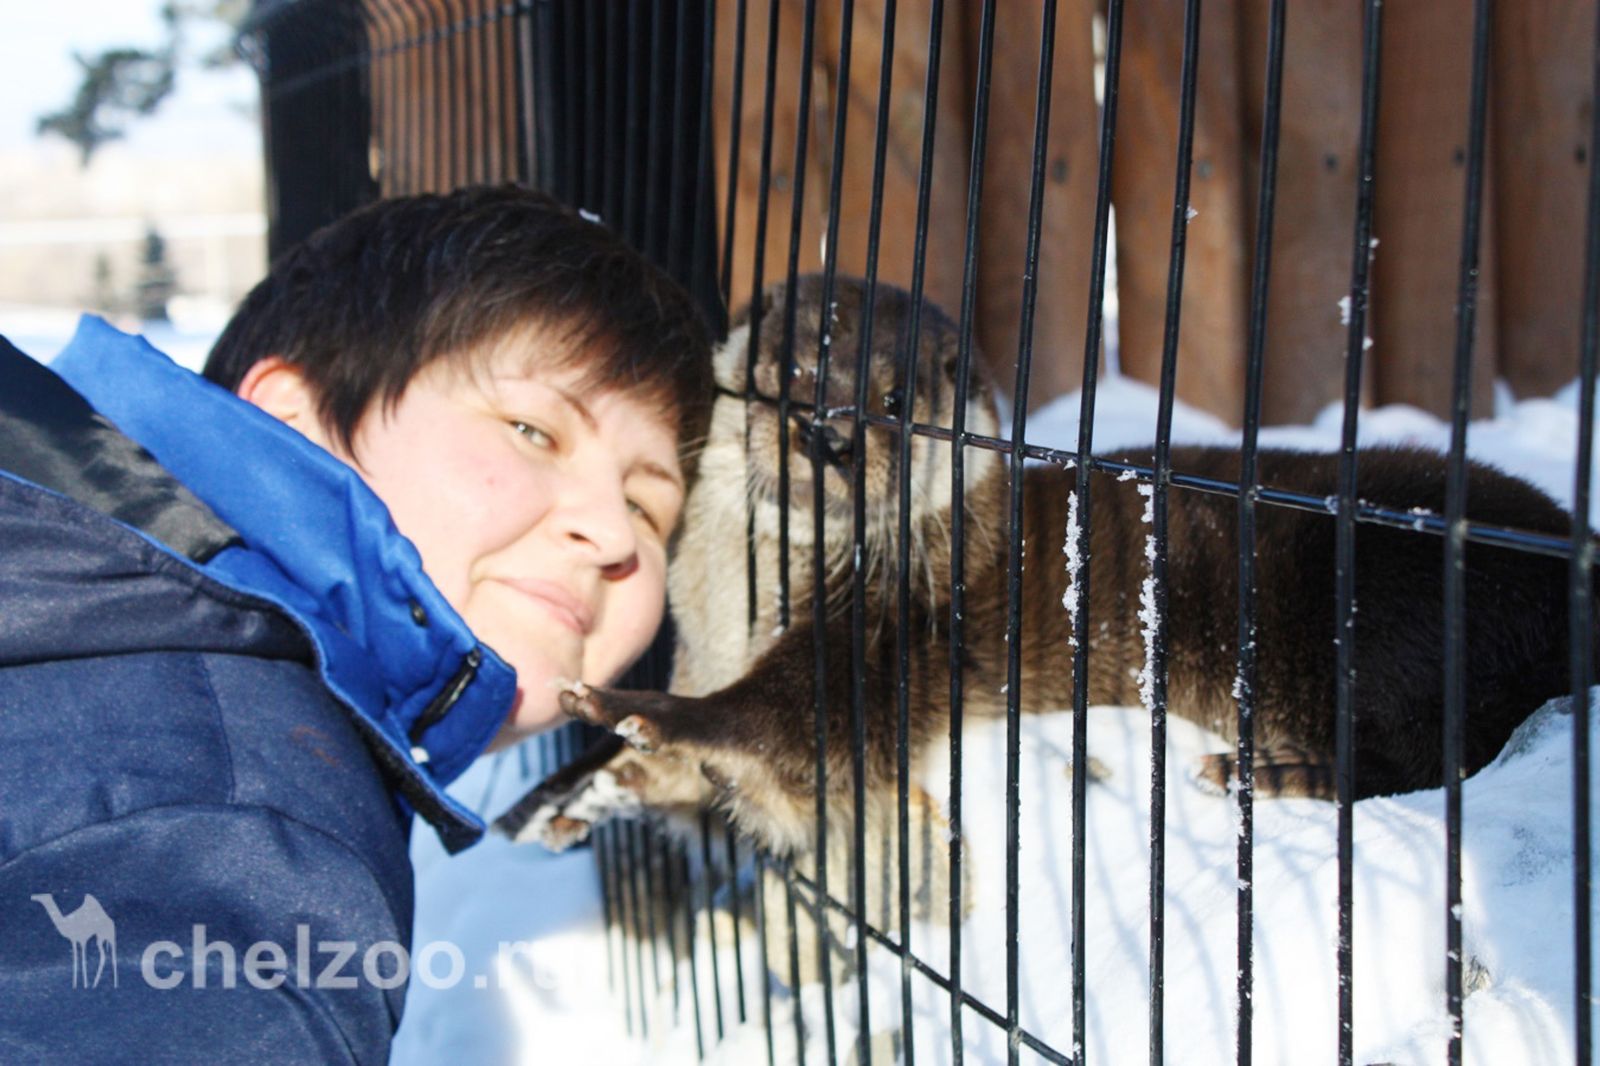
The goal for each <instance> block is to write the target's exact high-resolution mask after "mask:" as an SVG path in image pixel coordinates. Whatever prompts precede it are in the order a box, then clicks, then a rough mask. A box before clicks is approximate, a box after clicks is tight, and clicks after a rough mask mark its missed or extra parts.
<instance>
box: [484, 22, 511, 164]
mask: <svg viewBox="0 0 1600 1066" xmlns="http://www.w3.org/2000/svg"><path fill="white" fill-rule="evenodd" d="M499 22H500V9H499V0H482V2H481V3H480V5H479V11H478V27H477V38H478V64H479V69H480V71H481V73H480V74H479V75H478V79H479V80H478V100H477V108H478V116H479V119H478V121H479V123H480V126H479V128H480V129H481V130H482V131H483V147H482V149H480V152H481V154H482V156H483V161H482V164H481V165H480V167H479V170H478V173H479V175H480V178H479V180H480V181H484V182H489V181H497V180H503V179H504V177H505V174H504V168H505V162H504V160H505V145H504V143H503V141H502V140H501V137H500V131H501V129H503V128H504V124H505V113H504V112H503V111H501V110H500V109H499V108H496V109H495V117H496V119H497V121H498V124H497V125H496V126H494V127H492V128H491V127H490V125H489V106H488V105H489V97H490V94H491V93H493V92H495V91H497V88H498V86H496V85H494V84H492V82H493V81H502V82H503V80H504V75H503V74H502V73H501V71H500V54H501V53H500V51H499V48H498V47H497V46H498V42H499V32H500V26H499ZM491 37H493V41H492V42H491ZM491 55H492V56H493V57H494V59H493V62H491V61H490V57H491ZM491 146H493V147H491ZM496 157H498V158H499V159H500V161H501V162H500V167H501V172H498V173H497V172H495V170H494V169H493V168H492V167H491V166H490V165H489V164H490V161H491V160H493V159H495V158H496Z"/></svg>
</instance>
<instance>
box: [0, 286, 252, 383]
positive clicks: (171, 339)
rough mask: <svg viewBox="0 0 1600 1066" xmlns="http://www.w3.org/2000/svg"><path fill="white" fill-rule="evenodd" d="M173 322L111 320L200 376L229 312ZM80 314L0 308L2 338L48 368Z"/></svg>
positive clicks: (203, 311) (205, 311)
mask: <svg viewBox="0 0 1600 1066" xmlns="http://www.w3.org/2000/svg"><path fill="white" fill-rule="evenodd" d="M177 310H178V309H176V308H175V309H174V320H173V321H171V322H140V321H139V320H138V319H122V318H117V319H112V320H111V324H112V325H113V326H116V327H117V328H118V329H120V330H122V331H123V332H125V333H138V334H140V335H142V336H143V337H144V338H145V339H146V340H148V341H149V342H150V343H151V345H152V346H153V347H154V348H155V349H156V350H157V351H159V352H165V353H166V354H167V356H168V357H170V358H171V359H172V361H173V362H175V363H177V364H178V365H179V366H184V367H188V368H189V369H190V370H195V371H198V370H199V369H200V368H201V367H202V366H204V365H205V361H206V355H207V354H208V353H209V352H210V351H211V345H212V344H214V343H215V342H216V339H217V334H218V333H220V332H222V327H223V325H224V324H225V323H226V321H227V309H226V308H224V309H222V312H221V313H220V314H219V313H218V312H217V310H216V309H215V308H214V307H211V306H205V307H201V308H198V310H197V313H195V314H178V313H177ZM79 314H80V313H79V312H78V311H75V310H72V309H69V308H55V307H34V306H21V305H17V304H6V303H0V337H5V338H6V339H7V340H9V341H10V342H11V343H12V344H14V345H16V346H17V347H18V348H20V349H22V350H23V351H24V352H27V353H28V354H29V355H31V356H33V357H34V358H35V359H37V360H39V361H40V362H41V363H48V362H50V361H51V360H52V359H54V358H55V357H56V356H57V355H60V354H61V349H62V348H64V347H66V345H67V342H68V341H70V340H72V335H73V333H74V332H75V331H76V330H77V328H78V318H79Z"/></svg>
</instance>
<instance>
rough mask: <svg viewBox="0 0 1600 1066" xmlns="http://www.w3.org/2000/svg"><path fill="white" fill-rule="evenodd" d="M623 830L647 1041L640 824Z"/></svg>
mask: <svg viewBox="0 0 1600 1066" xmlns="http://www.w3.org/2000/svg"><path fill="white" fill-rule="evenodd" d="M623 829H624V831H625V832H626V834H627V851H626V852H625V854H626V855H627V859H628V861H627V863H626V864H625V865H626V866H627V867H628V900H629V902H630V903H631V904H632V915H633V966H634V973H635V975H636V976H637V977H638V981H637V982H636V984H635V987H636V988H637V989H638V992H639V1033H640V1035H641V1036H643V1037H645V1038H646V1039H648V1038H649V1036H650V1008H649V1005H648V1004H649V1001H648V1000H647V999H646V997H645V988H644V936H645V934H644V914H643V908H642V905H641V903H640V902H639V868H640V866H642V865H643V856H642V854H641V853H640V849H639V823H638V822H632V821H630V822H625V823H623Z"/></svg>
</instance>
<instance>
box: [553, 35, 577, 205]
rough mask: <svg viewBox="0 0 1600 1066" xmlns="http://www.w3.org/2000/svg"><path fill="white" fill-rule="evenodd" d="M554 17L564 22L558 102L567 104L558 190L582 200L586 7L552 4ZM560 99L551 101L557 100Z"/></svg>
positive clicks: (574, 200) (570, 198)
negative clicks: (584, 12) (559, 186)
mask: <svg viewBox="0 0 1600 1066" xmlns="http://www.w3.org/2000/svg"><path fill="white" fill-rule="evenodd" d="M549 10H550V14H551V17H552V19H553V20H554V21H555V22H556V23H557V24H558V25H559V26H561V37H562V51H561V57H560V65H559V67H558V69H559V70H560V72H561V92H560V97H559V103H561V104H564V105H565V106H564V107H562V109H561V110H562V111H563V112H564V114H563V115H562V124H561V134H560V142H559V143H560V145H561V149H560V151H559V152H557V153H556V154H557V156H558V158H559V159H560V160H561V162H562V164H563V166H562V167H561V174H562V182H563V186H562V188H561V189H560V191H558V192H557V193H556V195H557V196H558V197H560V198H561V199H562V200H563V201H565V202H567V203H569V204H576V203H581V202H582V199H581V198H582V196H583V191H582V190H583V152H582V151H581V150H580V149H579V148H578V145H579V138H580V137H582V136H583V127H582V123H583V119H582V118H581V116H580V113H579V110H578V109H579V107H580V106H581V105H582V103H583V99H584V93H583V60H582V56H583V42H582V38H581V31H582V26H581V24H580V23H581V22H582V20H583V9H582V8H581V7H578V6H574V5H567V4H551V5H549ZM557 102H558V101H552V103H557Z"/></svg>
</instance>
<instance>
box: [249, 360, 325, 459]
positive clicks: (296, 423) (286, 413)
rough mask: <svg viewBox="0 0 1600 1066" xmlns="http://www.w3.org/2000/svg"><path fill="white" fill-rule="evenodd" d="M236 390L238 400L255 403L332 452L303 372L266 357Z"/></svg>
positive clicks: (314, 398)
mask: <svg viewBox="0 0 1600 1066" xmlns="http://www.w3.org/2000/svg"><path fill="white" fill-rule="evenodd" d="M237 391H238V395H239V398H240V399H242V400H246V401H248V402H250V403H253V404H255V405H256V406H257V407H259V408H261V409H262V410H263V411H265V412H267V414H269V415H271V416H272V417H273V418H276V419H277V420H278V421H280V422H282V423H284V424H285V425H288V426H291V427H293V428H294V429H296V430H298V431H299V432H300V433H302V434H304V435H305V436H306V437H308V438H310V439H311V440H312V441H314V442H316V443H317V444H320V445H321V446H322V447H324V448H326V449H328V450H329V451H332V450H333V448H332V446H331V443H330V441H329V439H328V436H327V434H326V433H324V432H323V428H322V416H321V412H320V411H319V410H318V408H317V395H316V391H315V390H314V389H313V388H312V387H311V383H310V382H309V381H307V380H306V376H305V372H304V371H302V370H301V369H300V368H299V367H297V366H295V365H294V364H293V363H290V362H288V361H287V360H285V359H283V358H282V357H280V356H276V355H269V356H267V357H266V358H265V359H262V360H259V361H258V362H257V363H256V364H255V365H254V366H252V367H251V368H250V369H249V370H247V371H245V375H244V380H243V381H241V382H239V388H238V390H237Z"/></svg>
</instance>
